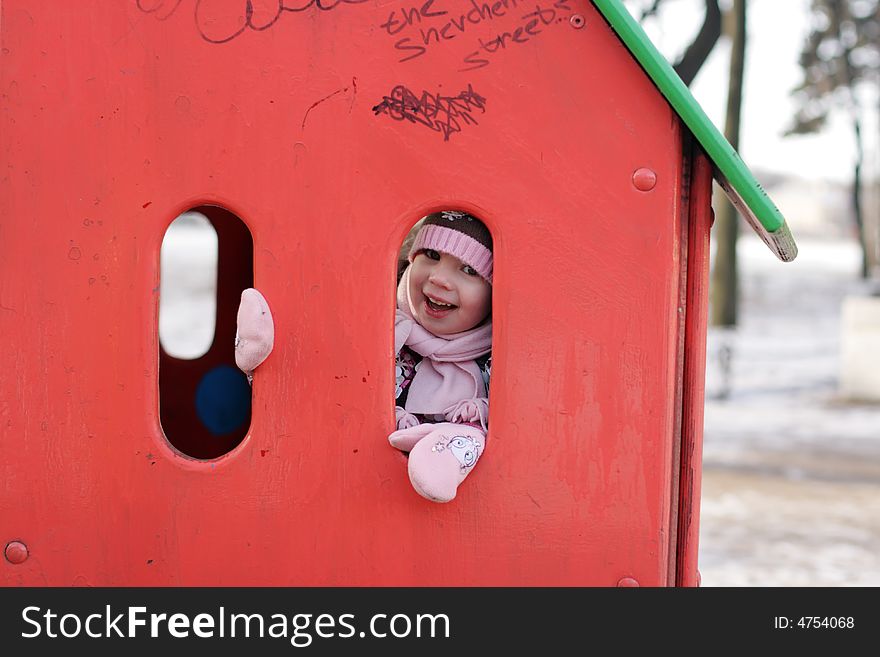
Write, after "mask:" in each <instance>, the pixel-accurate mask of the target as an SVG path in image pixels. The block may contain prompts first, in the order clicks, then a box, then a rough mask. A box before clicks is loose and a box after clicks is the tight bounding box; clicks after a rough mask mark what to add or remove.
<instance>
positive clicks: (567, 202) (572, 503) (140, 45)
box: [0, 0, 683, 585]
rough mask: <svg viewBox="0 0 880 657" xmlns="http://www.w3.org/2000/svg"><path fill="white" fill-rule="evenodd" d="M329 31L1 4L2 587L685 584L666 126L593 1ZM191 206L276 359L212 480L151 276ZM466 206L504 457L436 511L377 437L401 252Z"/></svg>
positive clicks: (387, 9) (447, 7)
mask: <svg viewBox="0 0 880 657" xmlns="http://www.w3.org/2000/svg"><path fill="white" fill-rule="evenodd" d="M321 2H322V5H321V7H322V8H323V9H324V10H321V9H319V7H318V5H316V4H314V3H309V4H308V5H307V6H304V5H305V2H302V1H301V2H300V3H299V4H296V3H294V2H293V1H292V0H284V2H282V3H280V4H278V3H276V2H268V1H266V2H255V3H254V6H255V7H257V12H256V13H255V14H254V15H253V16H252V17H251V21H252V28H259V29H252V28H249V27H247V26H245V27H244V28H242V25H243V22H242V21H243V20H244V16H245V11H244V10H245V6H246V3H245V0H228V1H223V2H221V1H219V0H213V1H210V2H209V1H202V2H200V3H196V2H195V0H182V1H181V2H175V1H170V0H165V1H164V2H163V1H162V0H140V2H136V1H135V0H132V1H129V2H117V3H106V2H98V1H97V0H83V1H82V2H78V3H58V2H49V1H33V0H28V1H25V0H5V1H4V2H3V3H2V5H0V11H2V17H0V18H2V23H0V24H2V48H3V51H2V60H0V62H2V66H0V91H2V94H3V98H2V109H3V112H2V117H0V121H2V129H0V145H2V147H0V148H2V150H0V152H2V165H3V167H2V181H0V205H2V207H3V208H4V213H3V217H2V220H0V221H2V224H0V230H2V236H3V245H4V248H3V251H4V265H3V267H2V269H0V330H2V334H3V336H4V338H5V340H6V343H7V349H5V350H4V353H3V359H4V362H3V365H4V366H3V367H2V368H0V393H2V394H0V422H2V440H3V449H2V450H0V476H2V480H3V482H4V487H3V493H2V498H0V541H2V542H4V543H5V542H6V541H9V540H20V541H22V542H24V543H26V544H27V546H28V548H29V551H30V557H29V558H28V559H27V561H25V562H24V563H22V564H18V565H12V564H10V563H8V562H5V561H4V562H3V563H2V578H3V579H2V581H3V582H5V583H6V584H7V585H18V584H28V585H40V584H55V585H69V584H90V585H100V584H105V585H106V584H109V585H121V584H126V585H165V584H173V585H177V584H185V585H202V584H203V585H215V584H229V585H238V584H253V585H263V584H278V585H294V584H295V585H318V584H328V585H337V584H364V585H397V584H403V585H408V584H424V585H455V584H475V585H491V584H503V585H509V584H520V585H569V584H570V585H614V584H616V583H617V581H618V580H619V579H621V578H622V577H631V578H634V579H636V580H637V581H638V582H639V583H640V584H642V585H658V584H665V583H666V582H667V581H669V578H670V577H671V576H672V574H671V573H669V572H668V570H669V566H668V564H669V561H670V553H669V550H670V545H672V539H673V536H674V534H675V531H676V527H674V526H670V518H671V516H672V513H671V511H672V510H671V509H670V504H671V500H672V495H671V491H672V485H673V481H672V474H671V469H672V463H673V459H672V450H673V445H674V440H673V427H674V423H675V415H676V409H675V394H674V393H675V381H676V371H677V362H678V361H677V359H678V358H679V356H680V355H679V353H678V349H677V338H678V331H677V316H678V315H677V305H678V304H677V300H678V290H679V279H680V274H681V272H680V268H681V262H680V257H679V246H680V245H679V235H680V229H681V222H682V221H683V219H682V217H681V216H680V215H681V207H680V198H681V190H680V184H681V143H680V142H681V135H680V128H679V124H678V121H677V118H676V117H675V116H674V114H673V113H672V112H671V110H670V109H669V107H668V106H667V104H666V103H665V102H664V101H663V99H662V98H661V97H660V95H659V93H658V92H657V91H656V90H655V89H654V87H653V86H652V85H651V83H650V82H649V81H648V79H647V78H646V77H645V75H644V74H643V73H642V71H641V70H640V69H639V67H638V66H637V65H636V64H635V62H634V61H633V60H632V59H631V58H630V56H629V55H628V53H627V51H626V50H625V48H624V47H623V46H622V45H621V44H620V43H619V42H618V41H617V39H616V37H615V36H614V34H613V33H612V32H611V30H610V28H609V27H608V26H607V25H606V24H605V23H604V21H603V20H602V19H601V18H600V17H599V16H598V14H597V13H596V11H595V10H594V8H593V7H592V5H590V4H588V3H585V2H574V1H561V0H557V1H556V4H555V5H554V4H553V2H549V1H547V0H539V2H538V4H537V6H538V7H540V8H541V11H540V12H538V14H537V15H534V12H535V9H534V7H535V4H534V3H514V2H513V1H512V0H508V2H507V3H494V5H493V6H494V7H496V9H495V10H494V11H493V9H492V7H488V9H486V10H483V9H480V8H478V9H474V6H473V5H472V4H471V2H470V1H467V2H464V1H462V0H436V1H435V2H434V3H424V5H423V4H422V3H421V2H419V3H415V4H412V5H410V4H408V3H402V2H386V1H385V0H377V1H376V2H362V3H354V2H350V3H346V2H341V3H334V2H328V0H321ZM270 5H271V6H270ZM423 6H425V7H427V11H426V12H421V13H419V15H420V18H418V19H417V18H415V14H409V15H410V16H411V17H412V18H411V20H412V22H413V24H411V25H410V24H405V22H401V20H402V19H401V17H402V16H403V15H404V14H403V13H402V10H405V9H407V8H410V7H411V8H414V9H420V8H422V7H423ZM278 7H280V8H281V9H282V10H283V11H281V12H280V13H279V14H278V16H277V18H276V19H275V20H274V22H273V16H274V15H275V12H274V11H270V10H272V9H273V8H278ZM478 7H482V5H479V6H478ZM196 8H197V10H195V11H194V9H196ZM287 9H291V10H294V9H302V10H301V11H288V10H287ZM149 10H154V11H149ZM440 11H445V12H447V13H444V14H439V12H440ZM474 11H476V12H477V13H476V14H475V13H472V12H474ZM487 12H488V14H487ZM432 14H438V15H432ZM529 14H533V15H532V16H529ZM574 14H578V15H582V16H583V17H585V19H586V20H585V24H584V25H583V27H581V28H576V27H574V26H573V24H572V22H571V21H570V17H571V16H572V15H574ZM389 16H390V17H392V19H394V20H397V23H394V22H393V20H392V21H391V22H389ZM575 22H577V21H575ZM459 25H461V26H462V27H461V28H459V27H458V26H459ZM444 26H449V27H444ZM431 28H434V29H436V30H437V34H438V35H441V40H440V42H435V41H434V36H433V35H434V33H433V32H430V29H431ZM517 28H522V29H521V30H520V31H519V32H517ZM389 30H390V31H395V30H399V31H398V32H396V33H395V34H389V33H388V32H389ZM423 31H424V34H425V35H426V37H424V38H427V39H429V40H430V44H429V45H427V46H424V44H423V41H424V38H423V36H422V34H423ZM443 34H445V35H446V36H447V39H445V40H443V38H442V35H443ZM504 34H507V35H508V36H506V37H505V36H503V35H504ZM450 35H454V38H453V37H452V36H450ZM499 35H501V37H500V40H499ZM402 39H410V41H403V42H401V40H402ZM224 40H225V42H224V43H215V42H216V41H224ZM212 41H213V42H212ZM395 44H398V47H395ZM414 44H422V47H424V48H425V51H424V53H423V54H420V55H417V56H415V57H414V58H412V59H410V60H408V61H401V60H402V59H406V58H407V56H410V55H414V54H415V53H416V52H417V51H416V50H406V48H405V47H406V46H413V45H414ZM401 47H403V49H401ZM478 60H485V61H486V62H488V63H487V64H486V65H484V66H481V67H479V68H473V62H475V61H478ZM469 62H471V63H469ZM468 68H470V69H472V70H463V69H468ZM400 86H402V87H404V88H405V89H406V90H409V91H410V92H412V94H414V96H415V99H416V100H410V101H408V104H406V105H405V106H404V105H401V104H400V103H398V102H396V101H395V100H394V99H395V98H397V97H399V93H400V92H401V90H400V89H398V94H397V95H395V93H394V92H393V91H392V90H394V89H395V88H397V87H400ZM423 92H428V93H429V94H433V95H434V97H433V99H432V98H431V97H425V96H423ZM386 97H388V98H389V99H390V100H389V101H388V102H387V103H386V107H387V108H388V110H389V111H382V110H381V106H382V103H383V100H384V99H385V98H386ZM426 101H427V102H426ZM377 107H379V108H380V110H379V111H378V113H377V112H376V111H374V108H377ZM415 107H420V108H421V109H422V110H423V111H422V112H415V111H414V108H415ZM434 109H436V114H434ZM425 110H427V115H428V116H429V118H426V114H425ZM402 113H408V114H409V115H411V116H412V118H413V120H412V121H410V120H408V119H407V118H405V116H404V114H402ZM398 119H401V120H398ZM640 167H648V168H650V169H652V170H653V171H654V172H656V174H657V184H656V187H655V188H654V189H653V190H651V191H648V192H644V191H639V190H637V189H636V188H635V187H634V186H633V183H632V175H633V172H634V171H635V170H636V169H638V168H640ZM201 204H214V205H221V206H223V207H225V208H227V209H228V210H230V211H231V212H233V213H235V214H236V215H237V216H239V217H241V218H242V220H243V221H244V222H245V223H246V224H247V225H248V226H249V228H250V230H251V233H252V236H253V240H254V282H255V285H256V286H257V287H258V288H260V289H261V290H262V291H263V292H264V293H265V295H266V297H267V298H268V300H269V302H270V304H271V306H272V310H273V314H274V317H275V322H276V328H277V333H276V343H275V351H274V352H273V354H272V355H271V356H270V358H269V359H268V360H267V361H266V363H265V364H264V365H263V366H262V367H261V369H260V370H259V371H258V373H257V377H256V380H255V382H254V389H253V412H252V423H251V430H250V432H249V434H248V436H247V437H246V438H245V440H244V441H243V443H242V444H241V445H240V446H239V447H238V448H237V449H236V450H234V451H233V452H232V453H230V454H229V455H227V456H225V457H222V458H220V459H218V460H215V461H209V462H198V461H193V460H190V459H186V458H184V457H182V456H180V455H179V454H176V453H175V452H174V451H173V450H171V449H170V448H169V447H168V445H167V443H166V441H165V439H164V436H163V434H162V431H161V428H160V425H159V420H158V400H159V392H158V374H157V368H158V363H159V357H158V353H159V351H158V349H159V346H158V330H157V313H158V298H157V295H158V285H159V248H160V245H161V240H162V237H163V234H164V231H165V228H166V226H167V225H168V224H169V223H170V221H171V220H172V219H173V218H174V217H176V216H177V215H178V214H179V213H180V212H182V211H184V210H187V209H189V208H192V207H195V206H198V205H201ZM446 207H462V208H465V209H468V210H471V211H472V212H474V213H476V214H477V215H479V216H481V217H483V218H484V219H485V220H486V222H487V223H488V225H489V226H490V228H491V229H492V231H493V233H494V236H495V245H496V246H495V255H496V265H495V285H494V306H493V308H494V309H493V313H494V326H495V335H494V353H493V379H492V388H491V399H492V403H491V420H490V423H491V430H490V435H489V438H488V445H487V450H486V452H485V456H484V457H483V458H482V459H481V463H480V465H479V466H478V467H477V468H476V469H475V471H474V472H473V474H471V475H470V477H469V478H468V480H467V481H466V482H465V483H464V485H463V486H462V487H461V489H460V493H459V496H458V498H457V499H456V500H455V501H454V502H452V503H450V504H448V505H436V504H432V503H430V502H427V501H425V500H423V499H422V498H420V497H419V496H418V495H416V494H415V493H414V492H413V491H412V490H411V487H410V484H409V481H408V479H407V475H406V467H405V459H404V457H403V456H402V455H401V454H400V453H398V452H396V451H395V450H394V449H392V448H391V447H390V446H389V445H388V444H387V441H386V436H387V434H388V433H389V431H390V430H391V429H392V425H393V402H392V394H393V387H394V386H393V376H392V319H393V308H394V306H393V304H394V289H393V288H394V286H393V281H394V275H395V264H396V263H395V261H396V251H397V248H398V246H399V244H400V242H401V240H402V239H403V237H404V235H405V233H406V231H407V229H408V228H409V226H410V225H411V224H412V222H414V221H415V220H416V219H418V218H419V217H420V216H422V215H423V214H425V213H426V212H428V211H430V210H434V209H439V208H446Z"/></svg>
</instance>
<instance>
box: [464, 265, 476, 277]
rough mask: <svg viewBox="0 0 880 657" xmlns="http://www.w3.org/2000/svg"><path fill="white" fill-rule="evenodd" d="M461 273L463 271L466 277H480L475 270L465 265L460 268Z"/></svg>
mask: <svg viewBox="0 0 880 657" xmlns="http://www.w3.org/2000/svg"><path fill="white" fill-rule="evenodd" d="M462 271H463V272H464V273H465V274H467V275H468V276H479V275H480V273H479V272H478V271H477V270H476V269H474V268H473V267H471V266H470V265H465V266H464V267H463V268H462Z"/></svg>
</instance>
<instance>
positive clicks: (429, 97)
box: [373, 84, 486, 141]
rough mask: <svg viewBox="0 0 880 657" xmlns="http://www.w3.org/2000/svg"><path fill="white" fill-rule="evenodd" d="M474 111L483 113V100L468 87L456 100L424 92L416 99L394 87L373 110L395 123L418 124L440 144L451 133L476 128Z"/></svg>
mask: <svg viewBox="0 0 880 657" xmlns="http://www.w3.org/2000/svg"><path fill="white" fill-rule="evenodd" d="M474 110H480V112H481V113H485V112H486V99H485V98H483V97H482V96H481V95H480V94H478V93H477V92H476V91H474V89H473V87H472V86H471V85H470V84H468V88H467V90H465V91H462V92H461V93H460V94H458V95H457V96H441V95H440V94H439V93H438V94H432V93H429V92H427V91H423V92H422V95H421V96H416V95H415V94H414V93H413V92H412V91H410V90H409V89H407V88H406V87H404V86H403V85H398V86H396V87H394V89H392V90H391V95H390V96H385V97H384V98H383V99H382V102H381V103H379V104H378V105H376V106H375V107H374V108H373V112H374V113H375V114H376V115H377V116H378V115H379V114H387V115H388V116H390V117H391V118H392V119H394V120H395V121H409V122H410V123H418V124H421V125H423V126H425V127H426V128H430V129H431V130H433V131H434V132H439V133H441V134H442V135H443V141H449V137H450V136H451V135H452V134H453V133H456V132H461V129H462V126H464V125H477V120H476V119H475V118H474V117H473V116H472V113H473V111H474Z"/></svg>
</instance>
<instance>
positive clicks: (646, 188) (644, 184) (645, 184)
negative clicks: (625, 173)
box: [633, 167, 657, 192]
mask: <svg viewBox="0 0 880 657" xmlns="http://www.w3.org/2000/svg"><path fill="white" fill-rule="evenodd" d="M656 184H657V174H656V173H654V172H653V171H651V170H650V169H646V168H645V167H642V168H641V169H636V172H635V173H634V174H633V185H635V188H636V189H637V190H639V191H640V192H650V191H651V190H652V189H654V185H656Z"/></svg>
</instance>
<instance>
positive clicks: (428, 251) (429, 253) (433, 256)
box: [425, 249, 440, 260]
mask: <svg viewBox="0 0 880 657" xmlns="http://www.w3.org/2000/svg"><path fill="white" fill-rule="evenodd" d="M425 255H426V256H428V257H429V258H430V259H431V260H439V259H440V254H439V253H438V252H437V251H435V250H434V249H425Z"/></svg>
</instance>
